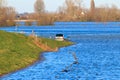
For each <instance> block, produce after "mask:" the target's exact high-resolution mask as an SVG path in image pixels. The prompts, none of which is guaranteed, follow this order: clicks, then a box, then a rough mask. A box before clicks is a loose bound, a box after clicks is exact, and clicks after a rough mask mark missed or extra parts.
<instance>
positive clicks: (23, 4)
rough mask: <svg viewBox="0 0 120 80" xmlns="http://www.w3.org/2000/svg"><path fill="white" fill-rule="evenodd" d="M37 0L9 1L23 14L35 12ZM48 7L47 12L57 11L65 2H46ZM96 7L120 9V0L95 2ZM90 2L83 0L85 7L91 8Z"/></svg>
mask: <svg viewBox="0 0 120 80" xmlns="http://www.w3.org/2000/svg"><path fill="white" fill-rule="evenodd" d="M35 1H36V0H7V4H8V6H13V7H15V8H16V11H17V12H19V13H23V12H33V11H34V7H33V5H34V3H35ZM44 2H45V5H46V10H48V11H52V12H53V11H56V10H57V9H58V7H59V6H62V5H63V3H64V0H44ZM95 3H96V6H103V5H109V6H111V5H112V4H114V5H116V6H117V7H119V8H120V0H95ZM89 4H90V0H83V6H84V7H86V8H89V6H90V5H89Z"/></svg>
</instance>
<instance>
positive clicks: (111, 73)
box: [0, 22, 120, 80]
mask: <svg viewBox="0 0 120 80" xmlns="http://www.w3.org/2000/svg"><path fill="white" fill-rule="evenodd" d="M0 29H1V30H5V31H8V32H21V31H23V32H24V33H25V34H26V35H29V34H31V32H32V31H34V32H35V33H36V34H37V35H38V36H42V37H48V38H54V37H55V34H57V33H62V34H64V37H65V38H66V39H68V40H70V41H73V42H74V43H75V44H74V45H71V46H68V47H63V48H60V49H59V50H58V51H57V52H46V53H44V54H43V55H42V56H43V57H44V60H43V61H37V62H36V63H34V64H33V65H31V66H29V67H27V68H25V69H22V70H19V71H17V72H13V73H10V74H7V75H5V76H2V77H1V78H0V80H120V62H119V60H120V22H107V23H95V22H87V23H84V22H56V23H55V25H53V26H41V27H37V26H31V27H26V26H20V27H10V28H0ZM76 62H77V63H76Z"/></svg>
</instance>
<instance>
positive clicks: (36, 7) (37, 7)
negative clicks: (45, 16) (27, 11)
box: [34, 0, 45, 13]
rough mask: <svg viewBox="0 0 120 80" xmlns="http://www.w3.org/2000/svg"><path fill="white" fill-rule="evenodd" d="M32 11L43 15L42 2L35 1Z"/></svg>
mask: <svg viewBox="0 0 120 80" xmlns="http://www.w3.org/2000/svg"><path fill="white" fill-rule="evenodd" d="M34 10H35V12H36V13H43V12H44V11H45V5H44V2H43V0H36V2H35V4H34Z"/></svg>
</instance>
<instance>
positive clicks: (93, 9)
mask: <svg viewBox="0 0 120 80" xmlns="http://www.w3.org/2000/svg"><path fill="white" fill-rule="evenodd" d="M90 11H91V12H92V13H94V11H95V2H94V0H91V8H90Z"/></svg>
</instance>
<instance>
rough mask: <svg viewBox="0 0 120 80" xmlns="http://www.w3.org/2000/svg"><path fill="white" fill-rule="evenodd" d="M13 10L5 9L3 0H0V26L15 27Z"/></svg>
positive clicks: (10, 8) (11, 8)
mask: <svg viewBox="0 0 120 80" xmlns="http://www.w3.org/2000/svg"><path fill="white" fill-rule="evenodd" d="M15 15H16V12H15V9H14V8H13V7H7V6H6V1H5V0H0V26H13V25H15V22H14V19H15Z"/></svg>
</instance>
